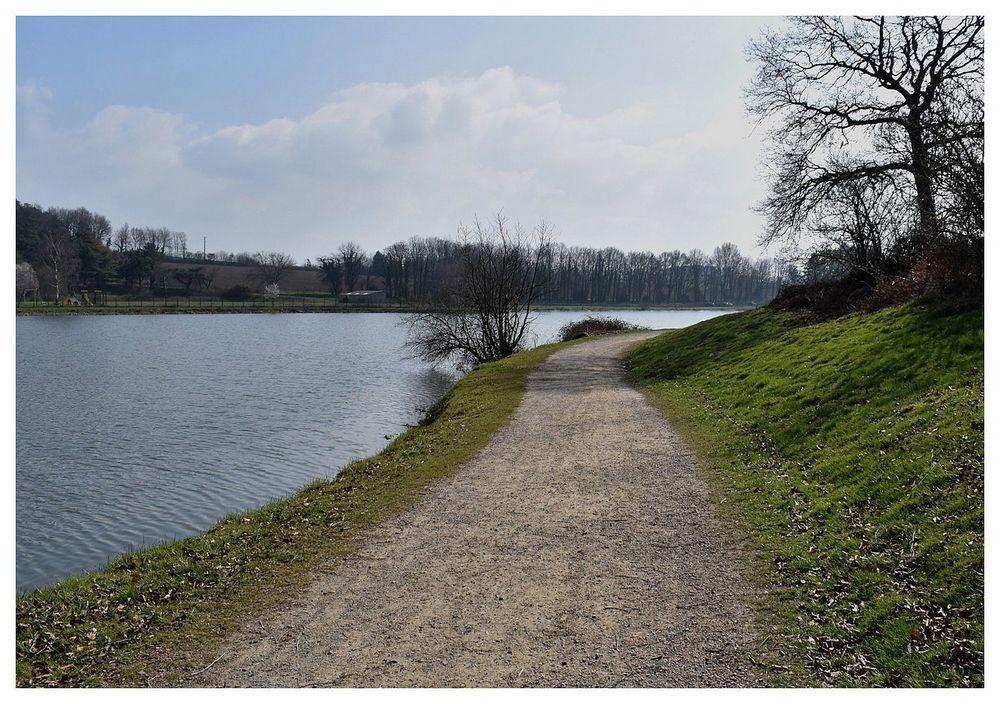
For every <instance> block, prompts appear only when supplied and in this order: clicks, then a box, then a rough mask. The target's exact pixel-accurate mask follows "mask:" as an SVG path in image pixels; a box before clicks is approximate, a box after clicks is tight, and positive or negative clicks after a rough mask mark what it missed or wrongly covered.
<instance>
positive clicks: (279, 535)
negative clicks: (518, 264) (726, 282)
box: [16, 343, 572, 686]
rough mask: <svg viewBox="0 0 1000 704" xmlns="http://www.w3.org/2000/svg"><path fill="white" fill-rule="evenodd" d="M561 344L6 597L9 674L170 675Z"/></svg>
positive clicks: (498, 415) (470, 448) (335, 544)
mask: <svg viewBox="0 0 1000 704" xmlns="http://www.w3.org/2000/svg"><path fill="white" fill-rule="evenodd" d="M569 344H572V343H569ZM562 346H565V345H559V344H553V345H545V346H542V347H537V348H535V349H533V350H530V351H528V352H524V353H521V354H518V355H515V356H513V357H510V358H508V359H506V360H504V361H501V362H495V363H491V364H484V365H482V366H481V367H479V368H478V369H476V370H475V371H473V372H472V373H470V374H469V375H468V376H466V377H465V378H463V379H462V380H461V381H459V382H458V384H456V385H455V386H454V387H453V388H452V389H451V391H449V393H448V394H447V395H446V396H445V397H444V398H443V399H442V400H441V401H440V402H439V403H438V404H437V405H436V406H435V408H434V409H432V410H431V411H430V413H429V415H428V420H427V421H426V422H425V423H424V424H422V425H420V426H418V427H416V428H413V429H412V430H410V431H408V432H407V433H405V434H403V435H402V436H400V437H399V438H398V439H396V440H395V441H394V442H393V443H392V444H391V445H389V446H388V447H387V448H386V449H385V450H383V451H382V452H381V453H379V454H378V455H375V456H373V457H370V458H368V459H364V460H359V461H357V462H354V463H353V464H351V465H349V466H347V467H346V468H345V469H344V470H343V471H342V472H341V473H340V475H339V476H338V477H337V479H336V480H334V481H332V482H317V483H315V484H312V485H310V486H308V487H306V488H305V489H303V490H302V491H301V492H299V493H298V494H295V495H294V496H291V497H289V498H285V499H281V500H278V501H274V502H272V503H269V504H267V505H265V506H263V507H262V508H259V509H257V510H254V511H250V512H247V513H244V514H239V515H233V516H230V517H229V518H226V519H223V520H222V521H220V522H219V524H218V525H216V526H215V527H214V528H212V529H211V530H209V531H207V532H206V533H203V534H201V535H198V536H195V537H193V538H188V539H186V540H181V541H178V542H174V543H168V544H165V545H162V546H159V547H154V548H150V549H146V550H141V551H138V552H135V553H132V554H128V555H125V556H123V557H121V558H120V559H118V560H116V561H115V562H113V563H112V564H111V565H109V566H108V567H107V568H106V569H103V570H100V571H97V572H94V573H92V574H88V575H85V576H82V577H77V578H74V579H70V580H67V581H65V582H62V583H60V584H58V585H56V586H54V587H51V588H48V589H43V590H39V591H35V592H32V593H30V594H27V595H25V596H23V597H20V598H18V600H17V639H16V648H17V684H18V685H19V686H114V685H119V686H120V685H147V684H153V685H160V684H165V683H170V682H172V681H176V680H177V678H178V677H179V676H180V675H182V674H183V673H185V672H189V671H191V670H193V669H195V667H196V665H197V664H198V663H202V664H203V660H202V658H204V657H206V656H207V653H209V652H211V650H212V648H213V647H216V646H217V644H218V642H219V641H218V639H219V637H221V636H223V635H224V634H225V633H226V632H227V631H228V629H231V628H233V627H234V626H235V625H238V624H240V623H241V622H242V621H243V620H244V619H245V618H246V617H247V614H249V613H255V612H257V611H259V610H260V609H263V608H266V607H267V606H269V605H271V604H273V603H274V602H275V601H276V600H277V599H279V598H280V595H281V594H287V593H289V591H290V588H291V587H293V586H294V585H296V584H298V583H301V582H302V580H303V579H305V578H306V574H307V572H308V570H309V569H310V568H312V567H314V566H316V565H317V564H319V563H320V562H323V561H328V560H331V559H335V558H337V557H338V556H341V555H345V554H348V553H350V552H351V550H352V549H353V548H354V546H355V540H356V538H357V537H358V535H359V534H360V532H361V531H363V530H364V529H366V528H369V527H371V526H373V525H376V524H377V523H378V522H379V521H381V520H383V519H384V518H386V517H387V516H389V515H391V514H392V513H393V512H396V511H399V510H401V509H403V508H405V507H407V506H409V505H410V504H412V503H413V502H414V501H415V500H416V498H417V495H418V493H419V491H420V490H421V489H422V488H423V487H425V486H426V485H427V484H428V483H429V482H430V481H432V480H434V479H436V478H438V477H441V476H444V475H445V474H447V473H449V472H450V471H452V470H453V469H455V468H456V467H458V466H459V465H460V464H461V463H463V462H465V461H466V460H468V459H470V458H471V457H472V456H473V455H474V454H475V453H476V452H477V451H478V450H479V449H480V448H481V447H482V446H483V445H485V444H486V442H487V441H488V440H489V438H490V436H491V435H492V434H493V433H494V432H495V431H496V430H497V429H498V428H499V427H500V426H502V425H503V424H504V423H506V422H507V420H508V418H510V416H511V414H512V413H513V412H514V409H515V408H517V406H518V404H519V403H520V400H521V397H522V395H523V394H524V389H525V383H526V379H527V375H528V373H529V372H530V370H531V369H532V368H534V367H535V366H536V365H537V364H539V363H540V362H541V361H543V360H544V359H545V358H547V357H548V356H549V355H550V354H551V353H552V352H554V351H555V350H556V349H559V348H560V347H562Z"/></svg>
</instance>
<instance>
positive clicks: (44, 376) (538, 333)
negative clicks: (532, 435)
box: [16, 310, 723, 591]
mask: <svg viewBox="0 0 1000 704" xmlns="http://www.w3.org/2000/svg"><path fill="white" fill-rule="evenodd" d="M588 313H590V311H547V312H543V313H540V314H539V315H538V316H537V320H536V323H535V327H534V334H533V339H532V341H533V342H536V343H542V342H547V341H551V340H552V339H554V337H555V334H556V331H557V330H558V329H559V327H560V326H561V325H562V324H563V323H565V322H568V321H572V320H577V319H579V318H582V317H585V316H586V315H587V314H588ZM722 313H723V311H718V310H712V311H707V310H674V311H613V312H604V313H603V314H608V315H613V316H616V317H621V318H624V319H626V320H629V321H632V322H635V323H638V324H641V325H645V326H647V327H652V328H667V327H683V326H686V325H690V324H693V323H695V322H698V321H700V320H705V319H707V318H711V317H714V316H716V315H720V314H722ZM402 318H403V316H402V315H399V314H393V313H349V314H336V313H333V314H331V313H325V314H324V313H317V314H306V313H303V314H276V315H240V314H227V315H147V316H132V315H122V316H66V317H19V318H17V323H16V330H17V338H16V355H17V376H16V379H17V387H16V396H17V421H16V426H17V436H16V448H17V450H16V451H17V468H16V469H17V471H16V474H17V478H16V488H17V497H16V502H17V539H16V542H17V589H18V591H25V590H29V589H33V588H35V587H39V586H44V585H47V584H51V583H53V582H55V581H58V580H60V579H64V578H66V577H68V576H71V575H75V574H79V573H82V572H85V571H88V570H91V569H94V568H97V567H100V566H102V565H104V564H105V563H106V562H107V561H108V560H109V559H111V558H114V557H115V556H117V555H119V554H121V553H122V552H124V551H125V550H128V549H130V548H137V547H141V546H145V545H150V544H154V543H159V542H162V541H165V540H172V539H176V538H182V537H185V536H189V535H193V534H195V533H198V532H200V531H203V530H205V529H207V528H209V527H210V526H212V525H213V524H214V523H215V522H216V521H218V519H219V518H221V517H222V516H224V515H226V514H228V513H232V512H234V511H241V510H245V509H249V508H254V507H257V506H260V505H261V504H263V503H265V502H266V501H268V500H269V499H273V498H276V497H279V496H284V495H287V494H289V493H292V492H294V491H295V490H297V489H299V488H300V487H302V486H303V485H305V484H307V483H309V482H310V481H312V480H314V479H328V478H332V477H334V476H336V474H337V471H338V469H339V468H340V467H343V466H344V465H346V464H348V463H349V462H350V461H352V460H354V459H357V458H360V457H366V456H368V455H371V454H373V453H375V452H378V451H379V450H380V449H382V448H383V447H384V446H385V445H386V444H388V442H389V438H391V437H392V436H394V435H396V434H398V433H400V432H402V431H404V430H405V429H406V427H407V425H408V424H413V423H416V422H417V420H419V419H420V417H421V416H422V409H424V408H427V407H429V406H431V405H432V404H433V403H434V401H436V400H437V399H438V398H439V397H440V396H441V395H442V394H443V393H444V392H445V391H446V390H447V389H448V387H449V386H451V384H453V383H454V382H455V381H456V379H457V378H458V373H457V372H455V371H453V370H452V369H450V368H437V369H435V368H432V367H431V366H429V365H428V364H426V363H424V362H421V361H418V360H414V359H408V358H407V357H406V354H407V353H406V351H405V350H404V349H403V341H404V338H405V330H404V329H403V328H402V327H401V326H400V325H399V322H400V321H401V319H402Z"/></svg>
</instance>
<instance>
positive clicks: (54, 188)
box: [18, 68, 759, 258]
mask: <svg viewBox="0 0 1000 704" xmlns="http://www.w3.org/2000/svg"><path fill="white" fill-rule="evenodd" d="M562 92H563V88H562V87H561V86H559V85H557V84H551V83H545V82H542V81H539V80H536V79H534V78H531V77H528V76H524V75H518V74H516V73H515V72H514V71H512V70H511V69H509V68H496V69H492V70H490V71H487V72H485V73H483V74H481V75H477V76H469V77H450V76H443V77H435V78H431V79H429V80H426V81H423V82H421V83H418V84H414V85H400V84H364V85H358V86H355V87H353V88H350V89H349V90H345V91H342V92H340V93H339V94H337V95H336V96H335V97H334V98H333V100H332V101H331V102H329V103H328V104H326V105H323V106H322V107H320V108H319V109H317V110H315V111H314V112H312V113H311V114H308V115H306V116H304V117H301V118H299V119H292V118H287V117H282V118H278V119H274V120H270V121H268V122H265V123H261V124H243V125H232V126H228V127H225V128H223V129H219V130H215V131H212V132H209V133H204V132H200V131H199V130H198V128H197V126H196V125H193V124H191V123H190V122H189V121H188V120H186V119H185V118H184V117H183V116H181V115H177V114H172V113H168V112H163V111H159V110H155V109H152V108H146V107H126V106H118V105H116V106H110V107H107V108H105V109H104V110H102V111H101V112H99V113H98V114H97V115H95V116H94V117H93V119H91V120H90V121H89V122H88V123H87V124H85V125H83V126H79V127H77V128H72V129H68V128H55V127H52V126H51V125H50V124H49V122H48V118H47V116H46V115H45V114H44V113H43V111H42V110H41V109H40V108H39V107H38V106H39V101H40V100H43V99H46V98H45V95H44V93H43V91H42V89H40V88H38V87H34V86H25V87H22V89H19V100H20V103H19V113H18V118H19V125H18V131H19V135H18V146H19V150H18V195H19V196H20V197H23V198H26V199H28V200H31V201H35V202H39V201H40V202H43V203H45V204H46V205H48V204H58V205H78V204H83V205H87V206H88V207H92V208H94V209H96V210H98V211H101V212H104V213H105V214H107V215H109V216H110V217H112V218H113V219H115V220H117V221H120V220H121V219H128V220H130V221H131V222H133V223H138V222H142V223H148V224H151V225H167V226H170V227H173V228H176V229H185V230H187V231H188V232H189V234H192V235H195V236H200V235H208V237H209V240H210V243H211V246H212V247H215V248H223V249H227V250H243V249H249V250H254V249H262V248H268V249H272V248H276V249H285V250H287V251H290V252H292V253H293V254H294V255H295V256H297V257H299V258H305V257H307V256H311V257H315V256H316V255H318V254H323V253H325V252H327V251H329V250H332V249H333V248H334V247H335V246H336V244H337V243H339V242H340V241H342V240H344V239H348V238H352V239H358V240H360V241H362V242H364V243H366V245H367V246H369V247H370V248H372V249H374V248H376V247H379V246H384V245H386V244H388V243H390V242H392V241H395V240H397V239H401V238H405V237H409V236H410V235H414V234H421V235H430V234H436V235H449V234H451V233H452V232H454V230H455V227H456V225H457V223H458V222H459V220H468V219H470V218H471V217H472V216H473V215H474V214H476V213H479V214H480V215H486V214H489V213H490V212H492V211H495V210H496V209H498V208H501V207H502V208H504V209H505V211H506V212H508V213H509V214H511V215H513V216H515V217H517V218H519V219H521V220H523V221H526V222H534V221H537V220H538V219H541V218H544V219H545V220H547V221H548V222H550V223H552V224H554V225H555V226H556V228H557V232H558V233H559V235H560V236H561V239H562V240H563V241H566V242H569V243H579V244H590V245H595V246H605V245H612V244H613V245H616V246H620V247H623V248H643V249H653V250H656V251H662V250H664V249H672V248H675V247H679V248H684V249H687V248H690V247H694V246H702V247H711V246H714V245H715V244H718V243H720V242H722V241H723V240H727V239H729V240H733V241H736V242H738V243H739V244H741V246H744V248H747V249H749V248H750V247H751V245H752V242H753V239H754V236H755V235H756V230H755V228H756V221H755V219H754V218H753V216H751V215H750V214H749V212H748V207H749V205H750V204H751V203H752V201H753V200H754V199H755V198H756V197H757V196H758V195H759V193H758V186H757V185H756V184H755V183H754V173H755V171H754V169H755V161H756V157H757V148H756V143H755V142H754V140H752V139H748V137H747V131H748V127H747V125H746V123H745V121H744V119H743V117H742V108H741V107H740V105H739V103H738V100H737V99H735V98H734V101H732V103H731V104H727V105H725V107H724V108H723V110H722V111H721V112H720V113H718V114H717V115H716V116H715V117H714V118H713V119H711V120H710V121H708V122H707V123H706V124H705V126H704V128H702V129H700V130H697V131H694V132H689V133H686V134H669V133H668V132H667V131H666V128H665V127H664V125H666V124H671V123H672V121H671V120H669V119H668V118H669V116H670V115H671V114H672V111H678V110H685V109H687V107H686V106H683V105H674V104H670V103H668V102H667V101H659V102H650V103H643V104H638V105H631V106H624V107H622V108H621V109H618V110H615V111H614V112H610V113H607V114H604V115H599V116H596V117H588V118H582V117H578V116H574V115H572V114H569V113H567V111H566V110H564V109H563V108H562V106H561V105H560V102H559V98H560V95H561V94H562ZM43 102H44V100H43ZM67 199H68V200H67Z"/></svg>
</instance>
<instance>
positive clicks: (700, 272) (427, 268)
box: [320, 237, 798, 304]
mask: <svg viewBox="0 0 1000 704" xmlns="http://www.w3.org/2000/svg"><path fill="white" fill-rule="evenodd" d="M460 246H461V245H459V244H458V243H457V242H455V241H454V240H447V239H442V238H436V237H414V238H411V239H410V240H408V241H406V242H398V243H396V244H394V245H392V246H390V247H386V248H385V249H383V250H380V251H378V252H375V254H374V255H372V256H371V257H370V258H369V257H368V256H367V255H366V254H365V253H364V252H363V250H361V248H360V247H358V245H356V244H354V243H348V244H347V245H343V246H342V247H341V248H340V250H339V251H338V252H337V253H336V254H333V255H331V256H329V257H321V258H320V267H321V270H322V271H329V274H328V282H329V283H330V284H331V290H333V288H336V287H338V286H342V281H343V278H344V277H345V276H346V277H348V278H350V280H352V281H355V279H354V278H353V277H354V276H357V275H360V276H361V277H362V280H361V281H359V282H356V283H361V284H363V285H365V286H367V287H369V288H371V287H380V288H381V287H384V288H385V290H386V293H387V295H388V296H389V298H391V299H397V300H403V301H412V302H424V301H433V300H434V299H435V298H436V297H437V295H438V294H439V293H440V292H441V288H442V287H443V286H445V285H447V281H448V279H449V277H450V276H452V275H453V274H454V272H455V271H456V269H457V268H458V267H459V261H460V258H459V247H460ZM355 272H357V273H356V274H355ZM541 272H542V275H543V277H544V279H545V280H546V281H547V287H546V292H545V294H544V295H543V296H542V297H541V299H540V300H541V302H543V303H609V304H671V303H681V304H697V303H733V304H759V303H766V302H767V301H769V300H770V299H771V298H773V297H774V296H775V294H776V293H777V291H778V290H779V289H780V288H781V286H782V285H783V284H784V283H786V282H787V281H788V280H790V278H791V279H796V280H797V277H798V274H797V272H796V271H794V270H790V269H788V268H787V267H782V266H780V265H778V264H777V263H775V262H774V261H773V260H771V259H756V260H755V259H750V258H748V257H745V256H743V255H742V254H741V253H740V251H739V249H738V248H737V247H736V245H734V244H732V243H726V244H723V245H721V246H719V247H716V248H715V249H714V251H713V252H712V253H711V254H705V253H704V252H702V251H701V250H699V249H694V250H691V251H690V252H681V251H679V250H674V251H669V252H663V253H662V254H654V253H652V252H623V251H622V250H620V249H617V248H615V247H606V248H603V249H595V248H591V247H575V246H574V247H571V246H567V245H564V244H558V243H557V244H553V245H550V246H549V247H547V248H546V251H545V253H544V257H543V260H542V269H541Z"/></svg>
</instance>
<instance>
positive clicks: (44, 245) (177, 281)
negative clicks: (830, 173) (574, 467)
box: [16, 202, 811, 305]
mask: <svg viewBox="0 0 1000 704" xmlns="http://www.w3.org/2000/svg"><path fill="white" fill-rule="evenodd" d="M16 244H17V299H18V301H23V300H26V299H28V298H31V299H33V300H40V301H51V302H57V301H63V300H65V299H66V298H67V297H68V296H78V295H79V296H81V297H82V296H87V297H88V300H90V299H93V298H94V295H95V292H102V293H117V294H128V295H132V296H149V297H155V296H159V297H164V296H171V297H173V296H177V297H184V296H192V295H199V296H218V297H228V298H239V297H241V296H250V295H253V294H255V293H271V294H273V295H279V294H280V293H293V292H294V293H317V292H326V293H328V294H330V295H331V296H338V295H340V294H342V293H345V292H347V291H352V290H384V291H385V292H386V296H387V299H388V300H389V301H392V302H395V303H404V304H433V303H435V302H436V301H438V300H439V299H440V297H441V296H442V294H443V292H444V291H445V290H446V289H447V288H448V287H449V286H450V285H451V282H452V281H453V280H454V279H455V277H457V276H460V269H461V259H462V258H461V249H462V247H463V244H462V243H461V242H459V241H458V240H456V239H448V238H444V237H411V238H410V239H408V240H406V241H402V242H397V243H395V244H392V245H390V246H388V247H385V248H382V249H380V250H377V251H375V252H368V251H366V250H365V248H364V247H363V246H362V245H360V244H358V243H357V242H353V241H348V242H344V243H342V244H340V245H339V246H338V247H336V248H335V249H334V251H333V252H331V253H329V254H326V255H321V256H318V257H316V259H315V260H312V259H307V260H306V261H304V262H302V263H296V262H295V260H294V259H293V258H292V257H291V256H289V255H287V254H284V253H281V252H256V253H251V252H241V253H228V252H223V251H218V252H213V253H204V252H192V251H190V250H188V249H187V235H186V234H185V233H183V232H176V231H173V230H170V229H168V228H163V227H159V228H154V227H137V226H132V225H129V224H128V223H124V224H122V225H120V226H119V227H117V228H114V227H112V225H111V222H110V220H109V219H108V218H107V217H105V216H103V215H100V214H98V213H95V212H91V211H90V210H88V209H86V208H75V209H69V208H59V207H50V208H47V209H43V208H42V207H41V206H39V205H32V204H28V203H22V202H17V223H16ZM539 262H540V269H539V273H540V276H541V279H542V281H544V282H545V285H544V287H543V288H542V293H541V295H540V296H539V298H538V302H539V303H548V304H614V305H670V304H674V305H703V304H715V305H760V304H763V303H767V302H768V301H770V300H771V299H772V298H773V297H774V296H775V295H776V294H777V292H778V291H779V290H780V289H781V288H782V286H784V285H785V284H787V283H790V282H792V283H794V282H800V281H803V280H806V279H808V277H809V276H810V275H811V274H810V272H809V271H805V273H802V272H800V271H799V270H798V269H797V268H795V267H794V266H791V265H789V264H787V263H786V264H782V263H780V262H777V261H775V260H773V259H769V258H760V259H753V258H750V257H747V256H745V255H743V254H742V253H741V252H740V250H739V248H738V247H737V246H736V245H735V244H733V243H731V242H726V243H723V244H720V245H719V246H717V247H714V248H713V249H712V250H711V251H710V252H707V253H706V252H704V251H702V250H700V249H693V250H691V251H688V252H682V251H680V250H676V249H675V250H669V251H664V252H662V253H659V254H656V253H653V252H648V251H646V252H635V251H629V252H625V251H622V250H620V249H617V248H615V247H605V248H603V249H596V248H592V247H581V246H569V245H566V244H562V243H557V242H548V243H546V245H545V248H544V250H543V251H542V252H541V256H540V258H539Z"/></svg>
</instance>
